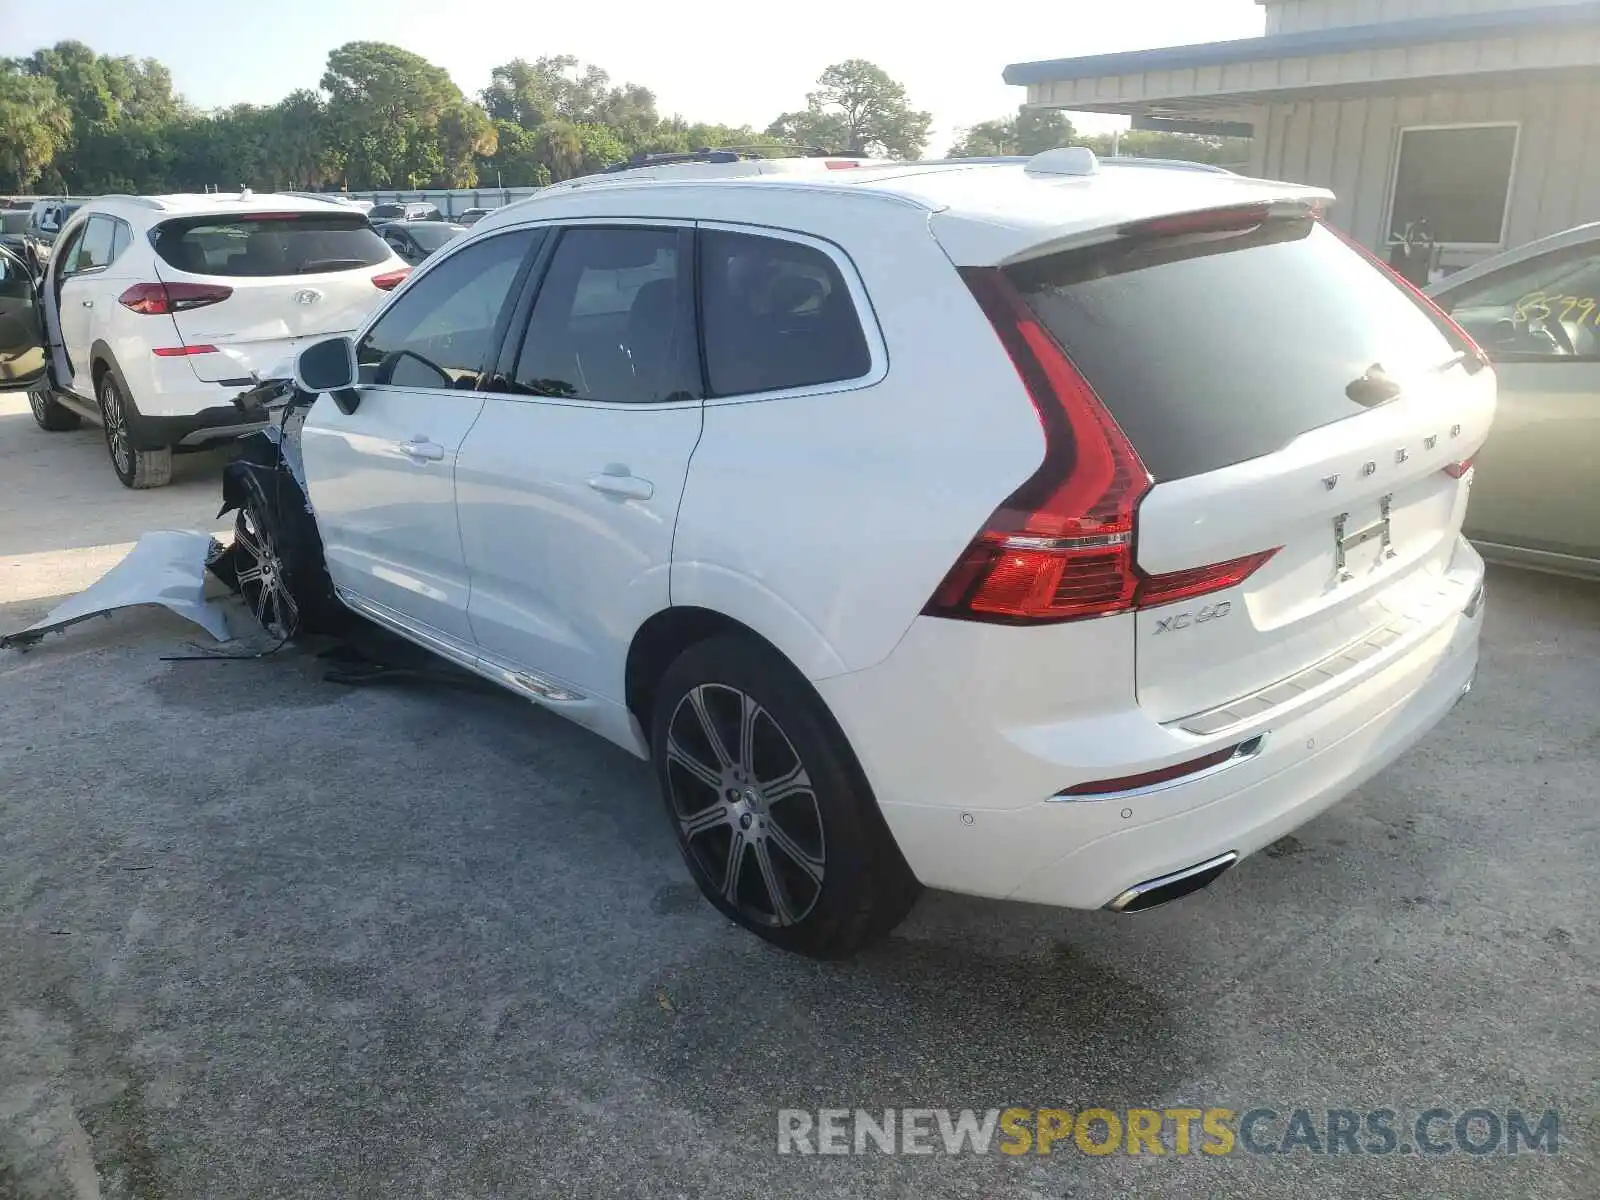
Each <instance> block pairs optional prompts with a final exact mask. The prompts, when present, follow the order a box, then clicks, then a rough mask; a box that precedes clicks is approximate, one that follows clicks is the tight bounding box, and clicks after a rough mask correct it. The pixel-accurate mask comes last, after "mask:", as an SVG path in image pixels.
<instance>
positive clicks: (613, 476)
mask: <svg viewBox="0 0 1600 1200" xmlns="http://www.w3.org/2000/svg"><path fill="white" fill-rule="evenodd" d="M589 486H590V487H592V488H593V489H594V490H595V491H597V492H599V493H601V494H602V495H605V496H615V497H616V498H617V499H618V500H648V499H650V497H651V496H654V495H655V494H656V485H655V484H653V483H651V482H650V481H649V480H648V479H640V478H639V477H638V476H637V475H635V474H633V473H632V472H630V471H629V470H628V468H627V467H625V466H623V465H622V464H621V463H612V464H610V465H609V466H607V467H606V469H605V470H604V471H602V472H601V473H600V474H598V475H591V476H590V477H589Z"/></svg>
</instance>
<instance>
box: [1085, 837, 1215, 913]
mask: <svg viewBox="0 0 1600 1200" xmlns="http://www.w3.org/2000/svg"><path fill="white" fill-rule="evenodd" d="M1238 861H1239V856H1238V854H1236V853H1235V852H1234V851H1232V850H1229V851H1228V852H1227V853H1226V854H1219V855H1217V856H1216V857H1215V858H1208V859H1206V860H1205V862H1201V863H1195V865H1194V866H1192V867H1185V868H1183V870H1181V871H1174V872H1172V874H1170V875H1159V876H1157V877H1156V878H1154V879H1147V880H1145V881H1144V882H1143V883H1136V884H1134V885H1133V886H1132V887H1131V888H1129V889H1128V890H1127V891H1125V892H1120V893H1118V895H1117V898H1116V899H1115V900H1113V901H1112V902H1111V903H1110V904H1108V905H1106V907H1107V908H1108V909H1110V910H1111V911H1112V912H1119V913H1135V912H1144V911H1145V910H1146V909H1151V908H1159V907H1160V906H1161V905H1163V904H1170V903H1171V902H1172V901H1174V900H1181V899H1182V898H1183V897H1184V896H1187V895H1189V894H1190V893H1191V892H1198V891H1199V890H1200V889H1201V888H1203V887H1206V886H1208V885H1209V884H1211V883H1213V882H1215V881H1216V880H1217V879H1219V878H1220V877H1221V876H1222V875H1223V873H1224V872H1226V871H1227V870H1228V869H1229V868H1230V867H1232V866H1233V864H1234V863H1236V862H1238Z"/></svg>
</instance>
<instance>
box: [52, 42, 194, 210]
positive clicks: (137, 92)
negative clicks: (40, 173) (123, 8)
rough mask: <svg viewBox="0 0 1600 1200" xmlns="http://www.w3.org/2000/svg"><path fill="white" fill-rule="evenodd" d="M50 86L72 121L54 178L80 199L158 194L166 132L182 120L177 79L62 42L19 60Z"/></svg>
mask: <svg viewBox="0 0 1600 1200" xmlns="http://www.w3.org/2000/svg"><path fill="white" fill-rule="evenodd" d="M20 63H21V66H22V69H23V70H24V71H25V72H26V73H28V74H30V75H33V76H36V77H38V78H41V79H48V80H50V81H51V83H53V84H54V85H55V89H56V93H57V94H58V95H59V96H60V98H61V100H62V102H63V103H64V104H65V105H66V106H67V108H68V110H69V111H70V113H71V118H72V132H71V136H70V138H69V139H68V144H67V145H66V146H65V147H63V148H62V150H61V151H60V152H59V153H58V154H57V155H56V160H55V163H54V164H53V165H54V170H55V173H56V174H58V175H60V176H61V177H62V178H63V179H64V180H65V181H66V182H68V183H69V185H70V186H71V187H73V188H74V189H75V190H77V191H84V192H95V191H124V190H138V191H147V190H154V189H155V188H158V187H160V186H161V185H162V183H163V181H164V179H165V177H166V172H167V169H168V166H169V165H170V157H171V153H170V151H171V147H170V145H169V144H168V142H167V140H166V137H165V134H166V127H167V126H168V125H169V124H170V123H171V122H172V121H173V120H174V119H176V118H177V117H178V116H179V115H180V114H181V112H182V104H181V102H180V101H179V99H178V97H177V96H176V95H174V94H173V91H172V75H171V73H170V72H169V71H168V70H167V68H166V67H164V66H162V65H161V64H160V63H159V62H156V61H155V60H154V59H144V60H142V61H140V60H137V59H133V58H127V57H123V58H114V57H111V56H110V55H102V54H97V53H95V51H94V50H92V49H90V48H89V47H88V46H86V45H84V44H83V43H82V42H75V41H66V42H57V43H56V44H55V45H54V46H51V47H48V48H46V49H42V50H37V51H35V52H34V53H33V54H32V55H30V56H29V57H28V58H26V59H22V60H20Z"/></svg>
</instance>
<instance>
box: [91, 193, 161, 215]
mask: <svg viewBox="0 0 1600 1200" xmlns="http://www.w3.org/2000/svg"><path fill="white" fill-rule="evenodd" d="M94 199H96V200H126V201H127V202H128V203H129V204H137V205H138V206H139V207H140V208H153V209H155V210H156V211H157V212H164V211H166V207H167V206H166V205H165V204H163V203H161V201H159V200H157V199H156V198H155V197H154V196H128V195H123V194H122V193H121V192H112V193H110V194H109V195H105V196H95V197H94ZM79 203H80V204H87V203H88V200H80V201H79Z"/></svg>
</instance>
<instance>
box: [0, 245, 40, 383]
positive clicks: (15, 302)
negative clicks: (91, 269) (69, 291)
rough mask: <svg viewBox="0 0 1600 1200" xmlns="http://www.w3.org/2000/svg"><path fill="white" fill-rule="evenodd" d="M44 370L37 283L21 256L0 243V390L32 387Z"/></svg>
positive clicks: (38, 380)
mask: <svg viewBox="0 0 1600 1200" xmlns="http://www.w3.org/2000/svg"><path fill="white" fill-rule="evenodd" d="M45 370H46V362H45V335H44V313H43V310H42V305H41V303H40V299H39V287H38V283H37V281H36V280H35V279H34V277H33V273H32V271H31V270H30V269H29V265H28V264H27V263H26V262H24V261H23V260H22V259H21V257H19V256H18V255H15V254H13V253H12V252H11V251H10V250H9V249H7V248H6V247H5V246H0V392H16V391H24V390H27V389H30V388H33V387H35V386H37V385H38V384H39V382H40V380H41V379H42V377H43V375H44V373H45Z"/></svg>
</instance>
